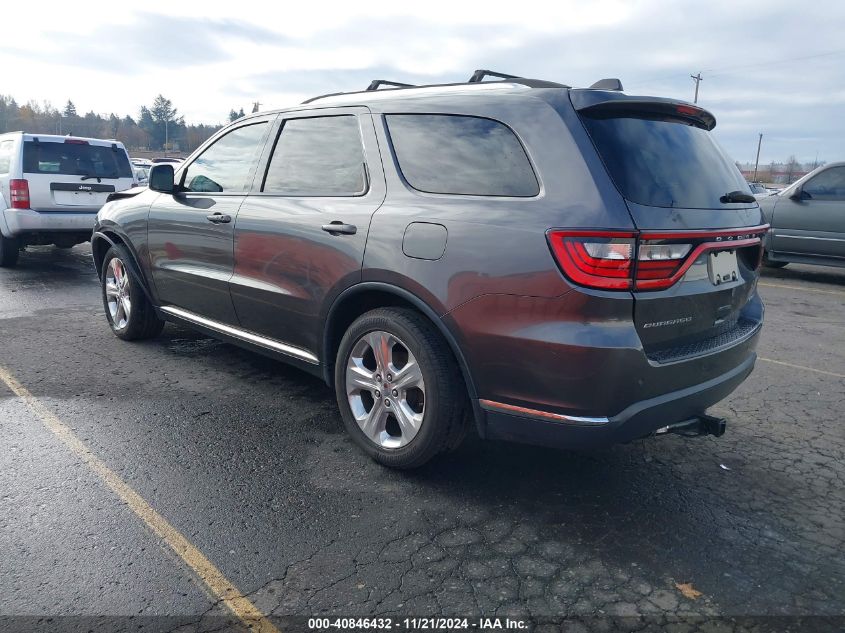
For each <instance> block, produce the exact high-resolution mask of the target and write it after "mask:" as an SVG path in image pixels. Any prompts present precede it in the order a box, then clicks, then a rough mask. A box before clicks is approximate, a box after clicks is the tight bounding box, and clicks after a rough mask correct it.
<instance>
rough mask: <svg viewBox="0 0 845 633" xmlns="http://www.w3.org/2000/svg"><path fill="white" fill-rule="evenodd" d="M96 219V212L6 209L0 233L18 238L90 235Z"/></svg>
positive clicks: (0, 217) (1, 217) (0, 216)
mask: <svg viewBox="0 0 845 633" xmlns="http://www.w3.org/2000/svg"><path fill="white" fill-rule="evenodd" d="M96 219H97V211H96V210H93V211H87V212H68V211H56V212H50V211H35V210H33V209H6V210H5V211H3V213H2V214H0V232H2V233H3V235H4V236H5V237H17V236H18V235H22V234H24V233H54V232H74V233H90V232H92V231H93V230H94V222H95V221H96Z"/></svg>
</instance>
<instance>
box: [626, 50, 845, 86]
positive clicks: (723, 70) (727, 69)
mask: <svg viewBox="0 0 845 633" xmlns="http://www.w3.org/2000/svg"><path fill="white" fill-rule="evenodd" d="M843 54H845V49H842V50H836V51H828V52H826V53H815V54H813V55H801V56H798V57H785V58H782V59H775V60H772V61H768V62H758V63H754V64H741V65H735V66H722V67H719V68H705V69H704V70H702V71H701V72H704V73H707V74H708V75H710V76H714V75H715V76H718V75H724V74H728V73H731V72H734V71H737V70H749V69H754V68H764V67H766V66H776V65H778V64H786V63H789V62H796V61H804V60H807V59H818V58H819V57H831V56H833V55H843ZM685 76H686V73H672V74H671V75H661V76H656V77H650V78H648V79H641V80H639V81H634V82H631V83H630V84H629V83H628V82H626V84H627V85H629V86H640V85H644V84H648V83H652V82H654V81H661V80H663V79H676V78H678V77H685Z"/></svg>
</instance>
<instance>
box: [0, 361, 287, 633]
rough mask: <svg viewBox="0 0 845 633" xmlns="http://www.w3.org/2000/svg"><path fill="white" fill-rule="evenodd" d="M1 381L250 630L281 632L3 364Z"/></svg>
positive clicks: (0, 368)
mask: <svg viewBox="0 0 845 633" xmlns="http://www.w3.org/2000/svg"><path fill="white" fill-rule="evenodd" d="M0 382H3V383H5V384H6V386H7V387H9V389H11V390H12V392H14V394H15V395H17V396H18V397H19V398H20V399H21V400H22V401H23V402H24V404H26V406H27V407H29V409H30V411H32V412H33V413H34V414H35V415H36V416H37V417H38V418H39V419H40V420H41V422H42V424H44V426H45V427H47V429H48V430H50V431H51V432H52V433H53V434H54V435H55V436H56V437H58V438H59V439H60V440H61V441H62V442H63V443H64V444H65V446H67V447H68V448H69V449H70V450H71V451H72V452H73V453H74V454H75V455H76V456H77V457H78V458H79V459H80V460H81V461H82V463H84V464H85V465H86V466H88V468H90V469H91V470H92V471H93V472H94V473H95V474H96V475H97V476H99V478H100V479H101V480H102V481H103V483H105V484H106V486H108V487H109V488H110V489H111V490H112V492H114V493H115V494H116V495H117V496H118V497H119V498H120V499H122V500H123V501H124V502H125V503H126V505H127V506H128V507H129V509H130V510H132V512H134V513H135V514H136V515H137V516H138V518H139V519H141V521H143V522H144V524H145V525H146V526H147V527H148V528H149V529H150V530H151V531H152V532H153V534H155V535H156V536H158V537H159V538H160V539H161V540H162V541H164V542H165V543H167V545H168V546H169V547H170V548H171V549H172V550H173V551H174V552H176V554H177V555H178V556H179V558H181V559H182V560H183V561H184V562H185V564H186V565H187V566H188V567H190V568H191V569H192V570H193V571H194V573H196V575H197V576H199V578H200V579H201V580H202V581H203V583H205V585H206V586H207V587H208V589H209V590H210V591H211V593H212V594H214V596H216V597H217V598H218V599H219V600H220V601H222V602H223V603H224V604H225V605H226V606H227V607H228V608H229V610H230V611H231V612H232V613H233V614H234V615H235V616H236V617H237V618H238V619H240V620H241V621H242V622H243V623H244V624H246V625H247V628H248V629H249V630H250V631H256V632H260V633H279V630H278V629H277V628H276V627H275V626H274V625H273V623H272V622H270V620H269V619H267V616H265V615H264V614H263V613H262V612H261V611H259V610H258V607H256V606H255V605H254V604H253V603H252V602H251V601H250V600H249V599H248V598H247V597H245V596H244V594H243V593H242V592H241V591H240V590H239V589H238V588H237V587H236V586H235V584H234V583H232V582H231V581H230V580H229V579H228V578H226V576H224V575H223V572H221V571H220V570H219V569H217V567H215V565H214V563H212V562H211V561H210V560H209V559H208V558H206V556H205V555H204V554H203V553H202V552H201V551H200V550H199V549H198V548H197V547H196V546H195V545H194V544H193V543H191V542H190V541H189V540H188V539H187V538H185V536H183V535H182V533H181V532H179V530H177V529H176V528H175V527H173V526H172V525H171V524H170V523H168V521H167V519H165V518H164V517H163V516H161V515H160V514H159V513H158V512H156V510H155V509H154V508H153V507H152V506H151V505H150V504H149V503H147V501H146V500H145V499H144V498H143V497H141V495H139V494H138V493H137V492H135V490H134V489H133V488H132V487H131V486H130V485H129V484H127V483H126V482H125V481H123V480H122V479H121V478H120V476H119V475H118V474H117V473H115V472H114V471H113V470H112V469H111V468H109V467H108V466H106V464H105V463H104V462H103V461H102V460H100V458H99V457H97V456H96V455H94V453H92V452H91V449H89V448H88V447H87V446H86V445H85V443H84V442H82V440H80V439H79V438H78V437H76V435H74V433H73V431H72V430H71V429H70V427H68V426H67V425H66V424H65V423H64V422H62V421H61V420H60V419H59V418H58V417H56V415H55V414H54V413H53V412H52V411H50V410H49V409H48V408H47V407H46V406H44V405H43V404H42V403H41V401H40V400H38V398H36V397H35V396H33V395H32V394H31V393H30V392H29V390H28V389H27V388H26V387H24V386H23V385H22V384H21V383H20V382H18V380H17V378H15V377H14V376H13V375H12V374H11V373H10V372H9V371H8V370H7V369H6V368H4V367H3V366H0Z"/></svg>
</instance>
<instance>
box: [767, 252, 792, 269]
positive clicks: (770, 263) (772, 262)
mask: <svg viewBox="0 0 845 633" xmlns="http://www.w3.org/2000/svg"><path fill="white" fill-rule="evenodd" d="M788 263H789V262H779V261H776V260H771V259H769V251H763V266H765V267H766V268H783V267H784V266H786V265H787V264H788Z"/></svg>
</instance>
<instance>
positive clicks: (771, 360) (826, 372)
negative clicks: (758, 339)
mask: <svg viewBox="0 0 845 633" xmlns="http://www.w3.org/2000/svg"><path fill="white" fill-rule="evenodd" d="M757 359H758V360H764V361H766V362H767V363H774V364H775V365H783V366H784V367H792V368H793V369H803V370H804V371H812V372H815V373H817V374H824V375H825V376H833V377H834V378H845V374H837V373H836V372H833V371H825V370H824V369H814V368H813V367H804V365H793V364H792V363H785V362H783V361H782V360H775V359H773V358H764V357H763V356H758V357H757Z"/></svg>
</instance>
